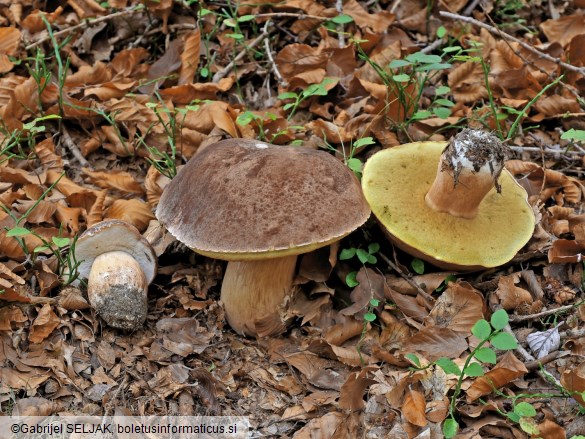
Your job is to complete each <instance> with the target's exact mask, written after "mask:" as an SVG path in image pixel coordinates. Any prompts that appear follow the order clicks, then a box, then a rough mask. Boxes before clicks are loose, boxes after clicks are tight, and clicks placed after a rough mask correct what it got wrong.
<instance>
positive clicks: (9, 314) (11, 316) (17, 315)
mask: <svg viewBox="0 0 585 439" xmlns="http://www.w3.org/2000/svg"><path fill="white" fill-rule="evenodd" d="M0 298H2V294H0ZM26 321H28V317H27V316H25V315H24V313H23V312H22V310H21V309H20V308H18V307H16V306H4V307H2V308H0V331H10V330H12V323H13V322H14V323H23V322H26Z"/></svg>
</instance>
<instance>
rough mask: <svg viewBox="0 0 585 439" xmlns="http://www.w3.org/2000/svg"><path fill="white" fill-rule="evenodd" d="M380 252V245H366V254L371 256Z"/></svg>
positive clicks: (374, 243) (375, 243)
mask: <svg viewBox="0 0 585 439" xmlns="http://www.w3.org/2000/svg"><path fill="white" fill-rule="evenodd" d="M379 251H380V244H378V243H377V242H372V243H371V244H370V245H368V253H369V254H371V255H373V254H374V253H378V252H379Z"/></svg>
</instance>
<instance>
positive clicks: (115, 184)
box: [82, 168, 144, 194]
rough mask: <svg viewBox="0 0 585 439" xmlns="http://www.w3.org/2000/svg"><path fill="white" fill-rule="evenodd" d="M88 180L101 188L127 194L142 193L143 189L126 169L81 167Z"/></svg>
mask: <svg viewBox="0 0 585 439" xmlns="http://www.w3.org/2000/svg"><path fill="white" fill-rule="evenodd" d="M82 171H83V173H84V174H85V175H87V176H88V177H89V180H90V181H91V182H92V183H93V184H95V185H96V186H98V187H100V188H102V189H116V190H118V191H120V192H124V193H129V194H143V193H144V189H143V188H142V186H141V185H140V183H138V182H137V181H136V180H135V179H134V177H132V175H130V174H129V173H128V172H126V171H92V170H90V169H87V168H83V169H82Z"/></svg>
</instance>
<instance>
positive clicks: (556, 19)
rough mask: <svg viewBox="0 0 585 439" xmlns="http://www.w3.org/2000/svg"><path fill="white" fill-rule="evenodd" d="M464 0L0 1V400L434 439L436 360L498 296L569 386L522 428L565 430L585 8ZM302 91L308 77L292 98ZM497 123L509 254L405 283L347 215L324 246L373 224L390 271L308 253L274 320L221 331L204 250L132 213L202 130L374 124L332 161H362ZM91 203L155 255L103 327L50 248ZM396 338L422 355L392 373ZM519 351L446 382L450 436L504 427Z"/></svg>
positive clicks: (577, 395) (88, 215)
mask: <svg viewBox="0 0 585 439" xmlns="http://www.w3.org/2000/svg"><path fill="white" fill-rule="evenodd" d="M467 3H468V2H464V1H441V2H439V3H438V4H437V5H432V7H430V6H429V4H428V2H424V1H414V2H386V1H382V2H379V3H375V4H372V3H371V2H370V3H366V2H359V1H353V0H352V1H346V2H343V4H341V3H340V4H339V5H332V4H322V3H318V2H314V1H312V0H300V1H298V0H288V1H285V2H283V3H279V4H271V3H270V4H262V5H259V4H256V3H252V2H241V3H239V4H238V5H237V7H235V6H236V5H232V4H231V3H228V8H227V9H226V7H225V5H223V4H216V3H210V4H205V5H204V4H201V5H199V9H197V8H196V7H195V6H194V5H191V6H189V5H188V4H186V3H185V4H180V3H173V2H169V1H165V2H147V3H145V4H144V5H142V4H138V3H134V2H128V1H118V0H116V1H111V2H109V6H107V5H103V4H98V3H95V2H81V3H80V2H78V3H75V2H67V3H66V4H65V3H63V4H62V5H59V6H56V7H55V6H51V7H48V9H47V10H42V11H41V10H37V9H34V6H33V5H32V3H30V2H22V3H18V4H15V5H11V6H10V7H6V8H3V9H2V11H0V20H1V26H2V27H0V72H2V77H0V115H1V119H2V129H1V130H0V145H1V148H2V149H1V150H0V157H1V160H0V202H1V203H2V207H3V209H2V211H0V222H1V223H2V228H1V232H0V256H1V257H2V260H1V261H0V288H1V289H2V294H1V295H0V340H1V342H0V408H1V410H2V412H4V413H8V412H9V411H10V410H12V413H14V414H17V413H19V414H27V415H31V414H32V415H50V414H57V413H60V414H71V413H76V414H82V413H83V414H92V415H93V414H105V413H112V412H116V413H128V414H130V413H132V414H141V415H150V414H184V415H188V414H214V415H218V414H223V415H242V414H243V415H248V416H250V419H251V425H252V428H254V429H255V430H257V431H258V432H260V433H261V434H263V435H265V436H272V437H291V438H297V439H300V438H309V437H311V438H315V437H319V438H334V437H335V438H345V437H347V438H350V437H351V438H354V437H397V438H398V437H405V438H406V437H408V438H414V437H441V434H442V433H441V428H440V426H441V424H442V422H443V421H444V420H445V419H446V417H447V415H448V413H449V403H450V401H449V396H450V395H451V394H452V392H453V389H454V388H455V386H456V385H457V380H456V376H455V375H453V374H448V373H445V372H444V371H443V370H442V369H441V368H439V367H437V366H436V365H435V364H434V363H433V362H434V361H437V360H438V359H440V358H442V357H448V358H449V359H451V360H453V362H454V363H455V364H456V365H458V366H459V367H462V366H463V363H464V360H465V358H466V357H467V355H468V354H469V352H470V351H471V350H472V349H474V347H475V346H476V345H477V343H478V341H477V339H475V337H474V336H472V335H471V328H472V327H473V325H474V324H475V322H477V321H478V320H480V319H482V318H486V319H488V320H489V316H490V314H491V313H492V312H493V311H495V310H497V309H500V308H503V309H506V310H507V311H508V313H509V314H510V315H511V320H510V321H511V328H510V330H511V331H513V332H514V333H515V334H516V336H517V338H518V339H519V340H520V341H521V342H523V343H524V342H525V344H524V345H525V346H528V347H529V348H530V349H532V352H533V353H534V355H535V356H536V357H537V358H538V359H542V360H543V361H544V360H546V362H544V363H543V365H542V367H543V368H545V370H546V372H547V373H548V374H550V375H551V376H553V377H554V378H555V379H556V380H560V381H558V382H559V383H560V384H561V385H562V386H564V388H565V389H567V390H568V392H569V393H571V394H572V395H573V399H571V398H568V399H562V400H558V399H551V400H550V401H548V403H547V404H543V403H541V402H539V401H538V400H532V399H529V400H528V401H531V402H532V404H533V406H534V407H535V408H536V409H537V411H538V415H537V416H536V417H535V418H533V419H531V422H532V423H533V424H534V425H535V426H536V428H538V429H539V431H540V435H541V437H544V438H557V437H562V435H564V434H565V433H566V432H572V433H573V434H576V433H575V432H577V433H579V431H578V429H577V428H576V427H575V426H576V425H577V424H578V419H579V418H578V416H577V414H578V413H579V411H578V409H577V408H576V407H575V405H576V404H577V403H578V404H581V405H582V404H583V399H582V395H581V393H582V392H583V391H584V390H585V384H584V383H585V373H584V372H583V364H584V363H583V362H582V356H583V352H584V347H583V341H582V339H583V321H584V320H585V311H584V309H585V305H583V290H582V288H583V262H582V257H583V256H582V255H583V251H584V250H585V226H583V224H585V221H584V220H583V215H584V213H583V192H584V186H583V166H584V164H585V159H584V158H583V157H584V153H583V149H582V147H583V138H579V137H578V134H577V135H574V136H576V137H570V136H569V137H567V133H572V132H573V133H574V132H575V130H577V133H579V132H582V131H579V130H583V129H584V125H583V121H582V119H583V115H584V114H585V113H584V112H583V105H582V100H580V96H582V93H583V90H584V89H585V79H584V78H585V71H584V70H583V66H584V65H585V52H584V51H583V47H585V45H584V44H583V42H584V41H585V31H584V30H583V29H585V26H583V17H584V15H583V9H582V8H584V7H585V5H584V4H583V2H579V1H574V2H565V3H560V2H549V4H548V5H547V8H541V7H540V6H542V5H540V3H539V5H540V6H537V5H531V4H529V3H526V4H525V3H524V2H519V3H518V4H517V7H516V8H515V9H514V8H510V9H506V10H505V12H502V11H500V9H501V7H502V4H501V2H497V1H487V2H482V4H481V6H478V5H477V3H476V2H472V3H473V5H474V6H475V7H474V8H473V9H472V10H471V9H470V10H468V9H467ZM230 7H231V8H230ZM226 11H229V14H231V15H230V16H226V15H225V14H226V13H227V12H226ZM442 12H448V13H455V14H460V15H461V17H463V19H461V20H459V21H457V20H455V21H454V20H450V19H448V18H446V16H445V15H442V14H441V13H442ZM507 14H510V15H507ZM250 17H251V18H250ZM467 18H469V19H471V20H476V21H480V22H485V23H492V24H493V23H495V24H498V25H501V26H502V29H503V32H500V33H499V34H498V33H497V32H495V33H494V32H491V31H490V29H488V28H486V27H480V26H477V25H476V24H475V23H474V22H473V21H465V20H466V19H467ZM87 19H89V21H86V20H87ZM492 20H493V21H492ZM523 26H527V27H526V28H524V27H523ZM492 29H493V27H492ZM526 29H529V30H530V32H525V30H526ZM49 30H51V32H52V33H50V32H49ZM340 31H343V32H340ZM510 37H515V40H513V39H512V38H510ZM55 44H61V45H62V46H60V50H59V51H57V52H56V51H55ZM457 47H458V48H459V49H457ZM444 48H447V49H449V50H459V52H458V53H459V56H458V57H455V58H452V59H451V58H449V56H448V53H449V52H448V51H447V52H444V51H442V50H441V49H444ZM453 48H455V49H453ZM421 49H422V52H421ZM36 50H39V51H40V52H38V53H37V52H36ZM417 53H418V54H419V55H416V56H418V58H416V56H415V58H408V57H409V56H412V55H413V54H417ZM421 53H422V54H427V55H429V56H430V57H432V56H437V55H442V57H439V56H437V57H438V58H439V59H438V60H437V59H434V58H425V57H424V56H421V55H420V54H421ZM409 59H410V60H411V61H408V62H406V64H404V63H403V60H409ZM412 60H414V61H412ZM65 61H66V62H65ZM425 62H428V63H427V64H425ZM401 63H402V64H401ZM431 63H434V64H431ZM441 63H446V64H448V65H446V66H441V65H440V64H441ZM27 66H28V67H29V68H27ZM33 66H34V67H33ZM425 72H430V74H428V75H426V74H425ZM561 74H563V75H564V76H563V79H562V82H556V83H555V82H554V81H555V80H556V79H557V78H558V76H559V75H561ZM425 75H426V76H425ZM423 77H424V78H425V80H424V81H421V80H419V79H420V78H423ZM402 81H404V82H402ZM549 86H550V87H552V88H549V89H547V87H549ZM311 87H312V90H315V91H317V90H321V91H318V92H315V93H314V94H310V93H309V94H307V93H305V94H304V95H303V91H306V90H310V89H311ZM320 87H322V89H321V88H320ZM445 87H447V88H445ZM441 90H443V91H441ZM445 90H446V91H445ZM442 93H443V94H442ZM444 93H446V94H444ZM283 94H284V95H285V96H287V98H283V99H280V98H279V97H278V96H279V95H283ZM296 97H302V100H301V101H300V102H299V104H298V106H297V107H295V108H296V111H295V112H294V113H291V112H290V108H291V107H288V108H289V109H288V110H287V109H285V106H286V105H287V104H290V103H291V101H290V99H295V98H296ZM443 98H445V99H443ZM447 98H451V99H447ZM441 99H443V100H442V101H441ZM445 101H446V102H445ZM493 107H497V108H498V111H497V114H496V112H494V111H493ZM516 118H518V121H520V122H521V124H520V125H521V128H522V129H521V130H518V131H516V132H512V134H511V136H510V139H509V145H510V146H511V149H512V151H513V153H514V157H513V158H512V159H511V160H509V161H508V162H507V164H506V167H507V168H508V170H509V171H510V172H511V173H512V174H513V175H514V176H515V177H516V178H517V179H518V181H519V183H520V184H521V185H522V186H523V187H524V188H525V189H526V190H527V192H528V194H529V201H530V203H531V205H532V206H533V209H534V211H535V213H536V215H537V218H538V224H537V227H536V230H535V234H534V237H533V239H532V240H531V242H529V244H528V245H527V246H526V248H525V249H523V251H521V252H520V254H519V255H518V256H517V257H516V259H515V260H514V261H513V263H512V264H510V265H508V266H506V267H501V268H498V269H495V270H488V271H485V272H480V273H471V274H460V273H443V272H439V271H437V270H435V269H433V268H432V267H425V269H426V270H427V272H425V273H424V274H420V273H419V274H416V273H412V274H411V270H410V268H409V264H410V262H411V260H410V257H409V256H407V255H405V254H403V253H401V252H394V250H393V249H392V248H391V247H390V245H389V244H387V243H386V241H385V240H384V238H383V237H382V236H381V235H380V234H379V232H378V231H377V230H376V228H375V227H373V226H367V227H366V228H365V229H364V232H365V233H362V232H358V233H356V234H354V235H352V236H351V237H349V238H347V239H346V240H344V241H342V243H341V244H340V247H341V248H345V246H364V248H365V247H367V245H368V244H369V243H370V242H372V241H378V242H379V243H380V244H381V246H382V248H381V251H382V252H384V253H387V254H392V259H393V260H394V261H395V264H396V267H397V268H398V269H399V270H400V272H397V271H396V270H394V269H390V268H389V267H388V266H387V265H385V264H384V263H382V262H381V261H380V259H378V262H377V263H375V264H374V265H373V266H368V267H365V266H361V267H360V266H359V265H356V264H355V263H353V262H351V261H339V260H337V257H336V256H337V249H336V248H335V250H332V251H331V252H327V251H320V252H316V253H314V254H310V255H307V256H305V257H304V258H303V261H302V262H301V264H300V267H301V270H300V272H299V276H298V279H297V284H298V285H299V288H300V289H301V290H302V292H303V295H302V296H300V297H299V298H298V299H297V302H296V303H295V306H294V307H292V311H291V317H294V322H293V325H292V327H291V329H290V330H289V331H288V332H287V333H285V334H284V335H283V336H281V337H277V338H273V339H264V340H251V339H245V338H242V337H240V336H238V335H236V334H235V333H233V332H232V331H231V330H230V329H229V327H228V326H227V325H226V323H225V316H224V312H223V308H222V306H221V303H219V302H218V299H219V289H220V287H221V278H222V273H223V268H224V265H223V264H222V263H220V262H217V261H213V260H210V259H207V258H204V257H202V256H198V255H196V254H194V253H192V252H190V251H189V250H188V249H186V248H184V246H182V245H181V244H178V243H177V242H175V241H173V240H172V239H168V236H167V237H165V235H164V234H163V233H162V231H161V229H160V225H159V224H158V223H157V221H156V219H155V218H154V215H153V210H154V208H155V207H156V204H157V203H158V200H159V198H160V195H161V193H162V190H163V189H164V187H165V186H166V184H167V183H168V180H169V175H166V174H165V173H164V172H163V171H165V166H168V165H169V160H168V159H169V158H170V161H171V162H172V165H173V166H180V165H181V164H183V163H184V162H185V161H186V160H188V159H189V158H190V157H192V156H193V155H195V154H196V153H197V152H198V151H200V150H202V149H204V148H205V147H206V146H208V145H210V144H212V143H214V142H216V141H218V140H220V139H222V138H226V137H247V138H258V139H261V140H266V141H269V142H272V143H278V144H286V143H290V142H292V141H293V140H300V141H303V142H305V143H306V144H307V145H308V146H310V147H313V148H324V149H330V150H331V149H334V150H336V154H337V155H338V156H339V157H340V158H343V157H345V158H347V154H348V153H349V151H350V148H351V144H352V142H354V141H356V140H357V139H360V138H364V137H371V138H372V139H373V142H374V143H373V146H366V147H365V148H363V147H362V148H359V149H356V150H355V151H352V152H351V154H355V157H357V158H359V159H360V160H361V161H362V162H363V161H364V160H365V159H367V157H368V156H369V155H371V154H372V153H373V152H375V151H376V150H377V149H379V148H388V147H392V146H395V145H398V144H400V143H407V142H409V141H417V140H428V139H430V140H445V139H448V138H449V137H450V136H451V135H452V134H453V133H454V132H456V126H457V125H459V126H465V125H467V126H471V127H482V128H484V129H486V128H487V129H489V130H492V131H494V132H500V133H503V134H504V135H505V134H506V133H507V132H508V130H511V129H512V127H513V122H514V121H515V120H516ZM563 133H564V134H563ZM171 146H172V147H171ZM161 165H162V167H161ZM104 219H122V220H124V221H127V222H129V223H131V224H133V225H134V226H135V227H137V228H138V229H139V231H140V232H141V233H144V234H145V236H147V237H148V238H149V240H151V241H152V243H153V245H155V248H156V252H157V256H159V264H160V267H159V273H158V276H157V278H156V279H155V282H154V283H153V285H152V286H151V288H150V291H149V315H148V317H147V322H146V324H145V326H144V328H142V329H140V330H138V331H136V332H135V333H131V334H129V333H123V332H120V331H115V330H113V329H111V328H108V327H106V326H104V325H103V323H102V322H101V321H100V319H99V318H98V317H97V316H96V315H95V313H94V312H93V311H92V310H91V308H90V307H89V304H88V302H87V299H86V293H85V291H84V289H83V288H81V289H79V288H77V287H75V286H71V285H65V283H66V281H65V278H64V276H63V274H64V272H63V271H62V270H61V268H62V267H61V264H60V260H59V256H60V255H63V254H64V253H63V252H64V251H65V250H66V248H67V246H69V245H71V243H72V242H73V240H74V239H75V237H76V235H77V234H79V233H80V232H82V231H83V230H85V229H86V228H87V227H89V226H91V225H93V224H96V223H97V222H99V221H102V220H104ZM24 229H26V231H27V232H26V233H24V232H23V234H22V235H18V234H17V236H14V235H11V234H9V231H11V230H12V231H13V232H12V233H16V232H14V230H20V231H22V230H24ZM478 239H481V237H478ZM60 240H64V241H60ZM47 243H49V245H47ZM60 243H66V244H64V247H60V246H59V245H60ZM58 244H59V245H58ZM352 271H357V275H356V279H357V281H358V282H359V285H357V286H356V287H353V288H351V287H349V286H348V285H347V283H346V282H345V280H346V277H347V275H348V274H349V273H350V272H352ZM446 279H449V280H450V282H446V281H445V280H446ZM455 279H457V280H455ZM447 283H448V285H446V284H447ZM423 293H424V294H423ZM429 297H431V298H432V301H429V300H428V298H429ZM374 303H375V305H374ZM372 316H374V319H371V317H372ZM561 321H562V322H561ZM560 353H567V354H568V355H560ZM407 354H416V355H417V358H418V361H419V362H420V363H421V365H422V366H423V367H425V368H422V369H419V370H415V369H412V368H411V367H412V366H415V364H413V363H412V359H411V358H409V357H408V356H407ZM528 355H530V354H528ZM530 361H531V360H530V359H529V358H528V357H526V356H523V355H522V354H521V353H519V352H515V353H512V352H507V353H505V354H503V353H499V354H498V358H497V363H496V364H495V365H487V364H485V365H484V369H485V375H484V376H482V377H476V378H473V377H465V379H464V380H463V381H462V383H461V386H462V389H463V393H464V395H465V398H464V399H462V400H461V401H458V405H457V408H456V410H457V414H458V416H459V417H460V420H461V421H460V426H461V430H460V436H459V437H485V438H488V437H523V436H522V435H523V434H525V433H523V432H522V428H521V427H520V425H521V424H518V423H515V422H513V421H512V418H510V417H505V416H499V415H498V414H497V413H498V411H500V412H506V413H509V412H510V410H511V401H516V400H515V399H514V398H515V396H516V395H524V394H526V393H527V391H528V390H529V389H530V388H531V387H532V388H534V387H535V386H536V387H538V388H539V391H540V393H547V392H549V393H551V394H552V393H554V392H555V390H558V388H555V386H554V383H551V382H550V381H545V380H543V378H542V376H539V375H537V374H536V373H535V372H534V371H535V370H536V369H537V368H535V367H533V366H531V363H530ZM529 366H530V367H529ZM494 389H497V391H495V390H494ZM480 400H481V401H483V402H482V403H481V404H480V403H479V401H480ZM518 401H519V400H518ZM559 401H569V403H568V404H563V403H561V402H559ZM575 401H576V402H575ZM580 433H581V434H583V432H582V430H581V431H580Z"/></svg>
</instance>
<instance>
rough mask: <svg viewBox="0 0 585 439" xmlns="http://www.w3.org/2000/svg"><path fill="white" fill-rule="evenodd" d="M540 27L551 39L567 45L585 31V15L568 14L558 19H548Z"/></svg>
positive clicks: (564, 45)
mask: <svg viewBox="0 0 585 439" xmlns="http://www.w3.org/2000/svg"><path fill="white" fill-rule="evenodd" d="M540 28H541V29H542V31H543V32H544V34H545V35H546V37H547V38H548V40H549V41H551V42H558V43H560V44H561V45H562V46H563V47H566V46H567V45H568V44H569V43H570V42H571V40H572V39H573V37H575V36H577V35H581V34H583V33H585V32H584V31H583V29H585V15H584V14H573V15H566V16H563V17H560V18H557V19H556V20H546V21H544V22H542V23H541V24H540Z"/></svg>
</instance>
